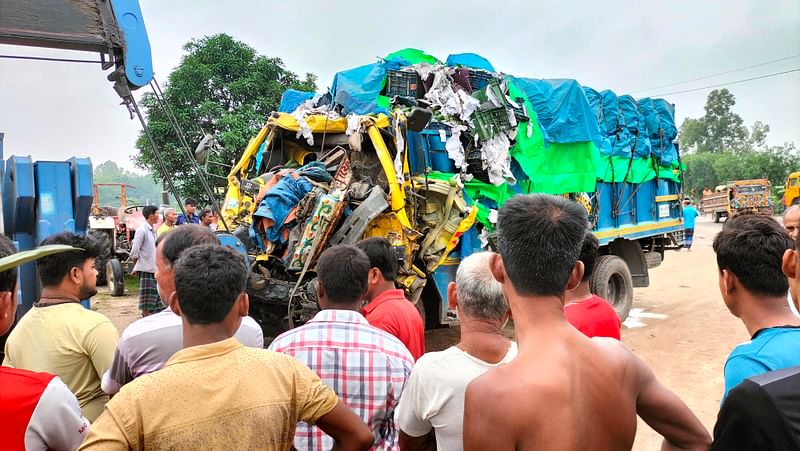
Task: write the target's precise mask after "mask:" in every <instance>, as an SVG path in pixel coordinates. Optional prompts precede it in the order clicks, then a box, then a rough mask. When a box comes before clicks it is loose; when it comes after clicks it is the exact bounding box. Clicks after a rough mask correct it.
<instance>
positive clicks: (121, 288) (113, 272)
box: [105, 258, 125, 296]
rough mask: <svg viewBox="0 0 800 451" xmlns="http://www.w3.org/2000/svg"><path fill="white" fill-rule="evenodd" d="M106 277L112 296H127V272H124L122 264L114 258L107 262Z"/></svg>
mask: <svg viewBox="0 0 800 451" xmlns="http://www.w3.org/2000/svg"><path fill="white" fill-rule="evenodd" d="M105 276H106V280H107V281H108V291H109V292H110V293H111V296H122V295H123V294H125V272H124V271H123V270H122V263H120V262H119V260H117V259H116V258H112V259H111V260H109V261H108V262H106V270H105Z"/></svg>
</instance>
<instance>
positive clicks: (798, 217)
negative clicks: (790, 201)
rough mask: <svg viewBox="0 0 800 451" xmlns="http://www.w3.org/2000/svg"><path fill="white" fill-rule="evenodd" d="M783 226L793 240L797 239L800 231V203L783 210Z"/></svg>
mask: <svg viewBox="0 0 800 451" xmlns="http://www.w3.org/2000/svg"><path fill="white" fill-rule="evenodd" d="M783 228H784V229H786V231H787V232H789V236H791V237H792V239H793V240H796V239H797V235H798V232H800V205H792V206H791V207H789V208H787V209H786V211H784V212H783Z"/></svg>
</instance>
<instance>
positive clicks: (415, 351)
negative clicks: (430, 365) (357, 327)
mask: <svg viewBox="0 0 800 451" xmlns="http://www.w3.org/2000/svg"><path fill="white" fill-rule="evenodd" d="M362 313H363V314H364V317H366V318H367V321H369V323H370V324H371V325H372V326H375V327H377V328H378V329H382V330H385V331H386V332H389V333H390V334H392V335H394V336H395V337H397V338H398V339H399V340H400V341H402V342H403V344H404V345H406V348H408V351H409V352H410V353H411V355H412V356H413V357H414V360H415V361H416V360H417V359H419V358H420V357H421V356H422V354H425V325H424V324H422V317H421V316H420V315H419V312H418V311H417V308H416V307H414V304H412V303H411V302H409V301H408V299H406V296H405V294H404V293H403V290H387V291H384V292H383V293H381V294H379V295H378V296H377V297H375V299H373V300H372V301H370V303H369V304H367V306H366V307H364V309H363V311H362Z"/></svg>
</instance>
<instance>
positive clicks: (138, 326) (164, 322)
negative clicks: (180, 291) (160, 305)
mask: <svg viewBox="0 0 800 451" xmlns="http://www.w3.org/2000/svg"><path fill="white" fill-rule="evenodd" d="M181 328H182V323H181V317H180V316H178V315H176V314H174V313H173V312H171V311H169V310H162V311H161V312H158V313H156V314H153V315H149V316H145V317H144V318H139V319H137V320H136V321H134V322H132V323H130V324H129V325H128V327H126V328H125V330H123V331H122V336H121V337H120V340H131V339H136V338H137V337H139V336H141V335H147V334H153V333H156V334H160V333H163V332H164V331H165V330H169V331H170V332H172V330H173V329H177V330H178V333H179V334H180V331H181Z"/></svg>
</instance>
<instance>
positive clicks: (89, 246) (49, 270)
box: [36, 232, 105, 287]
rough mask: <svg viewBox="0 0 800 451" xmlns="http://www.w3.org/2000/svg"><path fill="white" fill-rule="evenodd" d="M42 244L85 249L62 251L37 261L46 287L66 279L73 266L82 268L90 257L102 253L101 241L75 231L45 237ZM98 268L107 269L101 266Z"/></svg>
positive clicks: (95, 256)
mask: <svg viewBox="0 0 800 451" xmlns="http://www.w3.org/2000/svg"><path fill="white" fill-rule="evenodd" d="M40 244H41V245H43V246H44V245H46V244H66V245H69V246H72V247H77V248H79V249H83V251H82V252H62V253H60V254H53V255H48V256H46V257H42V258H40V259H39V260H37V261H36V267H37V268H38V269H39V278H41V280H42V285H44V286H46V287H52V286H56V285H58V284H60V283H61V281H62V280H64V277H66V276H67V275H68V274H69V272H70V270H71V269H72V268H80V267H82V266H83V264H84V263H86V260H89V259H90V258H97V256H98V255H100V253H101V249H100V243H99V242H98V241H96V239H95V238H92V237H87V236H80V235H75V234H74V233H69V232H65V233H60V234H58V235H53V236H50V237H48V238H45V239H44V240H43V241H42V242H41V243H40ZM98 270H105V268H100V269H98Z"/></svg>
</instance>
